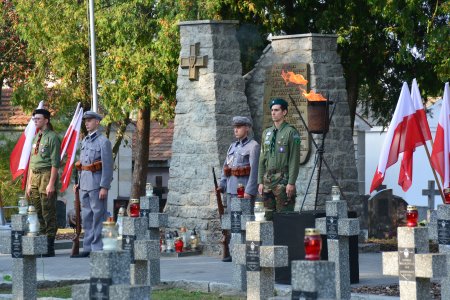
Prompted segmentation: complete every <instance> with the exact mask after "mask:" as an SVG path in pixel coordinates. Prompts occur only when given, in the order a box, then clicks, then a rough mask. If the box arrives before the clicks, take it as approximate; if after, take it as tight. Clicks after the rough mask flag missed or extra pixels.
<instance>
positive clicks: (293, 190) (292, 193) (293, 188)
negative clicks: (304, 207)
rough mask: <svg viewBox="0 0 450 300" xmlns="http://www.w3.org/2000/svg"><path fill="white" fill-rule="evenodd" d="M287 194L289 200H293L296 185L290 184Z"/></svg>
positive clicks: (287, 187)
mask: <svg viewBox="0 0 450 300" xmlns="http://www.w3.org/2000/svg"><path fill="white" fill-rule="evenodd" d="M286 194H287V196H288V198H291V197H292V196H294V195H295V185H293V184H288V185H287V186H286Z"/></svg>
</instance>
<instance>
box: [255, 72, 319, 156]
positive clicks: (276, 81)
mask: <svg viewBox="0 0 450 300" xmlns="http://www.w3.org/2000/svg"><path fill="white" fill-rule="evenodd" d="M282 71H283V72H294V73H295V74H300V75H302V76H303V78H304V79H305V82H306V84H305V85H297V84H292V83H290V84H288V85H286V83H285V81H284V79H283V77H281V73H282ZM309 77H310V76H309V65H308V64H306V63H287V64H275V65H272V68H271V69H269V70H267V72H266V81H265V83H264V102H263V128H264V129H265V128H267V127H270V126H272V125H273V122H272V117H271V112H270V108H269V102H270V99H272V98H283V99H285V100H286V101H287V102H288V103H289V110H288V111H289V113H288V114H287V116H286V121H287V122H288V123H289V124H291V125H293V126H295V128H297V130H298V132H299V133H300V139H301V145H300V164H303V163H305V162H306V161H307V159H308V156H309V152H310V140H309V136H308V132H307V131H306V128H305V127H304V126H303V123H302V121H301V119H300V116H299V115H298V113H297V111H296V110H295V108H294V107H293V106H292V102H291V100H290V98H289V95H291V97H292V99H294V101H295V104H296V105H297V107H298V109H299V110H300V113H301V114H302V117H303V119H304V120H305V123H306V125H308V115H307V110H306V105H307V100H306V98H304V97H303V95H302V92H301V90H300V88H302V89H304V90H305V91H309V80H310V78H309Z"/></svg>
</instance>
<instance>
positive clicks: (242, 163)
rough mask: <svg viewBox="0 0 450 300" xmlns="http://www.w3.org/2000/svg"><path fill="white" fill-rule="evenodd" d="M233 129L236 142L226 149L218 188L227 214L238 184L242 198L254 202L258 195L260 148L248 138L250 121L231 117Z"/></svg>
mask: <svg viewBox="0 0 450 300" xmlns="http://www.w3.org/2000/svg"><path fill="white" fill-rule="evenodd" d="M233 127H234V136H235V137H236V139H237V140H236V141H235V142H233V143H232V144H231V145H230V147H229V148H228V151H227V157H226V159H225V162H224V164H223V169H222V175H221V177H220V187H219V188H218V191H219V192H222V193H225V195H224V196H225V197H223V199H224V200H223V201H224V206H226V209H227V212H228V213H230V212H231V198H232V197H236V196H237V188H238V186H239V185H240V184H242V185H243V186H244V188H245V192H244V198H247V199H251V201H254V198H255V196H256V195H257V193H258V161H259V154H260V146H259V144H258V142H256V141H255V140H254V139H253V138H251V137H249V136H248V134H249V132H250V129H251V127H252V121H251V120H250V119H249V118H247V117H241V116H236V117H233ZM227 240H228V241H229V239H227ZM223 261H231V257H225V258H224V259H223Z"/></svg>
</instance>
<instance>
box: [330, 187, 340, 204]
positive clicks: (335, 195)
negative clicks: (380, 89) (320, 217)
mask: <svg viewBox="0 0 450 300" xmlns="http://www.w3.org/2000/svg"><path fill="white" fill-rule="evenodd" d="M331 200H333V201H339V200H341V191H340V190H339V187H338V186H337V185H333V186H332V187H331Z"/></svg>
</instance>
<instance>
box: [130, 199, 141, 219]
mask: <svg viewBox="0 0 450 300" xmlns="http://www.w3.org/2000/svg"><path fill="white" fill-rule="evenodd" d="M130 202H131V204H130V217H132V218H137V217H139V210H140V208H139V199H131V200H130Z"/></svg>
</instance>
